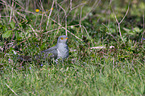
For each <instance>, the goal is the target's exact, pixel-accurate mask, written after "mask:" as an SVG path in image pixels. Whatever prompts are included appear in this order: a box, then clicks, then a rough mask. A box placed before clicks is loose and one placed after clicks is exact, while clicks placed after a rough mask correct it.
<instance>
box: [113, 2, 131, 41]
mask: <svg viewBox="0 0 145 96" xmlns="http://www.w3.org/2000/svg"><path fill="white" fill-rule="evenodd" d="M128 11H129V5H128V9H127V11H126V13H125V15H124V17H123V18H122V20H121V21H120V22H119V21H118V19H117V17H116V14H115V13H114V14H115V19H116V22H117V24H118V29H119V34H120V37H121V39H122V41H123V43H124V44H125V42H124V40H123V37H122V34H121V29H120V24H121V23H122V21H123V20H124V18H125V17H126V15H127V13H128Z"/></svg>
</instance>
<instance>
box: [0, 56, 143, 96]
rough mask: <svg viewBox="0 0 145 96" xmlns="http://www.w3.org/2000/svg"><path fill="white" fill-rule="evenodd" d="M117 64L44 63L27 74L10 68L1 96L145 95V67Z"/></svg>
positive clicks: (109, 61) (111, 61)
mask: <svg viewBox="0 0 145 96" xmlns="http://www.w3.org/2000/svg"><path fill="white" fill-rule="evenodd" d="M86 59H87V58H86ZM87 60H88V61H90V60H89V59H87ZM114 63H116V62H113V60H109V59H105V60H104V63H102V64H101V65H100V64H99V61H96V62H90V63H85V62H83V61H78V60H77V61H76V63H74V64H71V63H68V62H67V61H66V62H65V63H63V64H62V63H60V64H57V65H56V64H55V65H51V66H50V65H48V64H45V65H44V66H43V67H42V68H40V69H39V68H37V67H36V66H34V65H33V64H32V65H29V66H28V67H27V68H26V69H25V71H22V70H16V69H13V68H11V67H8V68H6V69H4V72H3V73H2V76H1V77H0V78H1V79H0V80H1V81H0V82H1V84H0V89H1V91H0V94H1V95H14V92H15V93H16V94H18V95H22V96H24V95H37V96H38V95H41V96H44V95H49V96H50V95H61V96H66V95H67V96H68V95H69V96H80V95H81V96H82V95H87V96H91V95H93V96H98V95H101V96H106V95H107V96H112V95H115V96H124V95H128V96H130V95H132V96H139V95H142V94H145V93H144V90H145V89H144V88H145V87H144V83H145V76H144V75H145V74H144V73H145V70H144V69H145V65H140V64H139V62H138V64H137V65H134V64H133V63H132V62H128V61H127V60H126V61H124V62H123V63H122V64H120V66H117V64H114ZM94 64H95V65H94ZM29 67H31V69H29ZM6 84H7V85H8V86H9V87H10V88H11V89H12V90H13V91H14V92H12V90H11V89H10V88H9V87H8V86H6Z"/></svg>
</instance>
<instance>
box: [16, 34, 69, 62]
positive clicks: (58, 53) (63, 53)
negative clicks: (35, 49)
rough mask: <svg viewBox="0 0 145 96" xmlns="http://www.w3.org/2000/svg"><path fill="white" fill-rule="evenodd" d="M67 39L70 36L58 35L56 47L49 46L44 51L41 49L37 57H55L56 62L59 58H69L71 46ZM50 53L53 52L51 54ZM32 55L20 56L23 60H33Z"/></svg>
mask: <svg viewBox="0 0 145 96" xmlns="http://www.w3.org/2000/svg"><path fill="white" fill-rule="evenodd" d="M67 41H68V37H67V36H66V35H62V36H59V37H58V40H57V44H56V45H55V46H54V47H51V48H48V49H46V50H44V51H41V52H40V53H39V54H38V55H36V56H34V57H35V59H36V60H37V59H39V58H42V59H47V58H50V59H52V58H54V59H55V60H56V62H57V61H58V59H60V58H61V59H62V60H64V59H65V58H67V57H68V56H69V48H68V45H67ZM49 54H51V55H50V56H49ZM30 57H31V56H26V57H25V56H19V59H21V60H23V61H32V59H30Z"/></svg>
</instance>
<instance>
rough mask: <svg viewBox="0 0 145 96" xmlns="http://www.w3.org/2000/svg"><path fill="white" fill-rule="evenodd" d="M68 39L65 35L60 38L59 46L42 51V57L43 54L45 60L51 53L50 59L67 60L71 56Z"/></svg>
mask: <svg viewBox="0 0 145 96" xmlns="http://www.w3.org/2000/svg"><path fill="white" fill-rule="evenodd" d="M67 39H68V37H67V36H65V35H62V36H59V38H58V40H57V44H56V45H55V46H54V47H51V48H49V49H46V50H44V51H41V55H42V54H43V58H47V56H48V55H49V54H50V53H51V54H52V55H51V56H50V58H54V59H59V58H62V59H65V58H67V57H68V56H69V49H68V46H67Z"/></svg>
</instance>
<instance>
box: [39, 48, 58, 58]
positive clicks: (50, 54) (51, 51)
mask: <svg viewBox="0 0 145 96" xmlns="http://www.w3.org/2000/svg"><path fill="white" fill-rule="evenodd" d="M57 54H58V53H57V46H54V47H51V48H49V49H46V50H44V51H41V56H42V57H43V58H48V57H50V58H54V59H56V58H57Z"/></svg>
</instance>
